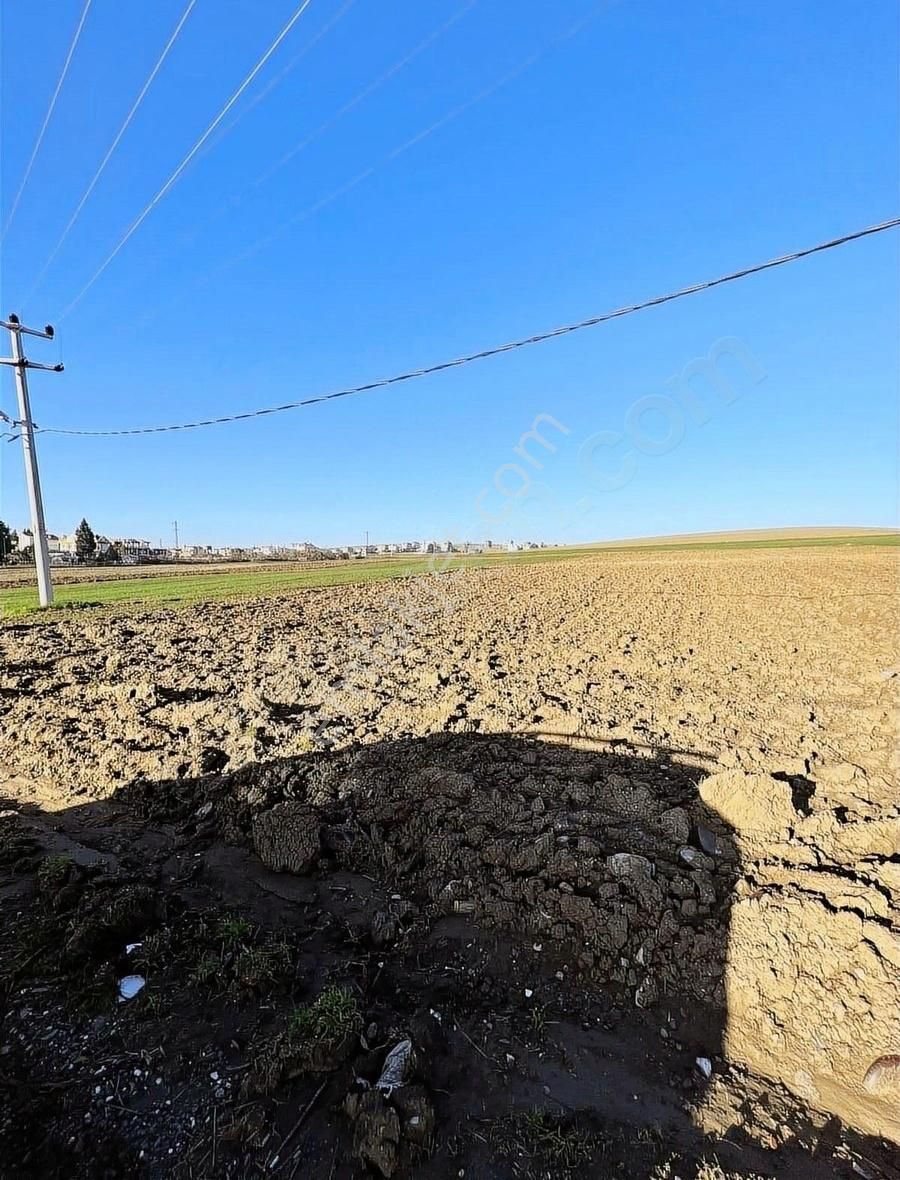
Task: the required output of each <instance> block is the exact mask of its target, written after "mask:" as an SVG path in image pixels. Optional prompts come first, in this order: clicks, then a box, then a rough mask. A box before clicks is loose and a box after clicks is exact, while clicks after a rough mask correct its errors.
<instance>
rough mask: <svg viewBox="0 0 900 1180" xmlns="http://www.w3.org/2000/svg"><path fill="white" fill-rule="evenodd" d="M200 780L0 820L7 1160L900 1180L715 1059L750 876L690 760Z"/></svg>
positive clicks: (335, 756)
mask: <svg viewBox="0 0 900 1180" xmlns="http://www.w3.org/2000/svg"><path fill="white" fill-rule="evenodd" d="M205 762H206V765H207V766H208V767H209V770H210V773H209V774H206V775H204V776H202V777H201V778H197V779H180V780H174V781H164V782H148V781H137V782H135V783H132V784H130V785H129V786H127V787H125V788H123V789H121V790H119V791H118V792H117V794H116V795H115V796H114V797H113V798H112V799H110V800H108V801H105V802H94V803H86V804H84V805H83V806H75V807H72V808H70V809H69V810H68V811H66V812H61V813H54V814H50V813H44V812H41V811H39V810H38V809H23V810H21V811H19V810H17V809H16V808H15V807H12V808H11V809H9V810H7V811H5V812H3V814H2V816H0V903H2V906H3V913H4V923H3V929H2V933H0V989H2V990H0V998H2V1000H3V1001H4V1011H5V1015H4V1017H3V1022H2V1025H0V1175H5V1176H13V1175H15V1176H31V1175H35V1176H37V1175H40V1176H42V1177H48V1176H66V1177H82V1176H83V1177H91V1178H94V1177H103V1176H108V1177H114V1176H124V1175H129V1176H132V1175H133V1176H140V1175H147V1176H154V1177H156V1176H159V1177H163V1176H166V1177H168V1176H192V1177H200V1176H233V1177H244V1176H248V1177H249V1176H260V1175H268V1176H274V1177H285V1178H287V1177H294V1176H303V1177H323V1178H326V1180H329V1178H332V1177H333V1178H334V1180H348V1178H349V1177H352V1176H364V1175H367V1174H370V1175H375V1176H378V1175H382V1176H397V1177H406V1176H410V1177H412V1176H414V1177H421V1178H423V1180H442V1178H445V1177H446V1178H448V1180H449V1178H450V1177H459V1176H465V1177H466V1180H475V1178H479V1180H487V1178H488V1177H491V1178H495V1177H497V1178H505V1177H510V1178H512V1177H535V1178H537V1177H554V1178H556V1177H565V1176H573V1177H575V1176H582V1177H591V1178H595V1177H629V1178H644V1180H650V1178H651V1177H652V1178H653V1180H675V1178H676V1177H680V1178H681V1180H692V1178H700V1177H703V1178H704V1180H714V1178H715V1177H723V1176H727V1177H731V1176H734V1177H738V1176H740V1177H746V1176H750V1175H752V1174H759V1175H766V1176H785V1177H787V1176H790V1177H791V1178H792V1180H794V1178H796V1180H802V1178H804V1177H810V1178H812V1177H826V1176H827V1177H833V1176H845V1175H846V1176H848V1177H850V1176H852V1175H861V1174H862V1175H865V1174H866V1171H865V1169H869V1172H868V1174H869V1175H871V1176H872V1177H878V1176H894V1175H896V1173H895V1172H893V1171H891V1169H890V1167H889V1164H888V1162H887V1160H888V1157H887V1155H886V1154H885V1152H884V1149H883V1145H879V1144H876V1143H872V1142H866V1143H864V1142H862V1141H861V1140H859V1139H856V1138H854V1136H853V1135H852V1134H850V1133H849V1132H847V1131H845V1130H844V1129H842V1128H841V1127H840V1126H839V1125H838V1124H837V1123H836V1121H834V1120H832V1121H831V1122H828V1121H827V1120H826V1119H825V1118H824V1117H818V1116H815V1115H811V1114H809V1112H805V1111H803V1110H802V1109H800V1108H799V1107H798V1106H797V1105H796V1104H795V1103H793V1102H792V1101H791V1100H790V1098H789V1097H788V1096H787V1095H786V1094H785V1093H784V1092H782V1091H780V1090H779V1089H778V1087H776V1086H773V1085H771V1084H763V1083H761V1082H759V1081H757V1080H754V1079H753V1078H750V1077H747V1076H746V1075H745V1074H743V1073H741V1072H740V1071H739V1070H736V1069H734V1068H730V1067H729V1066H728V1065H727V1063H726V1062H724V1061H723V1060H722V1057H721V1055H720V1050H721V1041H722V1032H723V1027H724V1021H725V1017H726V1013H725V1011H724V992H723V987H722V972H723V966H724V959H725V954H726V949H727V937H728V913H729V907H730V904H731V900H732V897H733V887H734V883H735V881H736V880H737V878H738V877H739V875H740V871H741V868H740V864H739V863H738V859H737V856H736V854H735V851H734V847H733V844H732V842H731V840H730V837H729V832H728V831H727V829H726V828H725V826H724V825H723V824H722V822H721V821H720V820H719V818H718V817H717V816H716V815H713V814H710V813H709V812H708V811H706V810H705V809H704V807H703V805H702V803H701V802H700V800H699V797H698V792H697V780H698V778H699V777H700V776H701V772H700V771H697V770H694V769H692V768H689V767H686V766H684V765H681V764H679V763H677V762H674V761H671V760H670V759H669V758H668V757H666V756H662V755H657V756H650V755H646V754H645V753H643V752H642V753H641V754H640V755H637V754H635V753H632V752H630V751H626V750H624V749H619V750H617V751H616V752H615V753H612V754H610V753H606V754H598V753H594V752H586V751H581V750H576V749H572V748H570V747H567V746H564V745H559V744H552V743H549V742H546V741H540V740H534V739H527V738H520V737H514V736H490V737H488V736H478V735H446V734H443V735H436V736H434V737H430V738H425V739H409V740H400V741H394V742H388V743H380V744H374V745H369V746H362V747H356V748H352V749H349V750H344V751H341V752H334V753H316V754H309V755H306V756H302V757H297V758H293V759H286V760H281V761H277V762H266V763H259V764H255V765H251V766H247V767H244V768H242V769H241V770H239V771H237V772H235V773H233V774H227V773H224V770H225V763H227V759H226V758H225V756H224V755H223V754H222V753H221V752H219V751H217V750H209V751H207V754H206V756H205ZM134 944H136V945H134ZM129 947H130V949H126V948H129ZM126 975H130V976H138V977H140V979H141V980H143V981H144V985H143V986H142V988H141V990H140V991H139V992H138V994H137V995H136V996H135V998H133V999H131V1000H129V1001H128V1002H127V1003H117V1002H116V1000H117V990H118V987H119V981H120V980H121V979H122V978H123V977H124V976H126ZM406 1041H409V1042H410V1048H411V1052H410V1053H409V1056H408V1058H407V1059H406V1060H405V1064H404V1065H403V1070H402V1072H403V1081H404V1084H403V1085H402V1086H400V1087H399V1088H394V1089H393V1090H388V1089H386V1088H382V1089H379V1087H378V1084H377V1083H378V1081H379V1078H380V1076H381V1073H382V1070H383V1068H384V1065H385V1059H386V1056H387V1054H388V1053H389V1052H390V1051H391V1050H392V1049H393V1048H395V1047H396V1046H397V1045H400V1044H402V1043H403V1042H406ZM405 1053H406V1050H405V1049H403V1050H401V1052H400V1054H399V1056H401V1057H404V1056H405ZM698 1059H700V1060H699V1062H698ZM854 1160H855V1161H856V1165H857V1168H859V1167H862V1168H863V1169H864V1170H863V1172H860V1171H858V1170H857V1171H854V1167H853V1161H854ZM714 1161H717V1162H714ZM861 1161H862V1162H861ZM718 1166H721V1171H717V1170H716V1167H718Z"/></svg>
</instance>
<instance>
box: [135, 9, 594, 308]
mask: <svg viewBox="0 0 900 1180" xmlns="http://www.w3.org/2000/svg"><path fill="white" fill-rule="evenodd" d="M610 2H611V0H601V3H600V4H598V5H597V7H596V8H595V9H593V10H592V11H591V12H589V13H588V15H587V16H585V17H582V18H581V19H580V20H578V21H576V22H575V23H574V24H573V25H570V26H569V27H568V28H567V29H565V30H563V32H562V33H560V34H558V35H557V36H556V37H554V38H553V39H552V40H551V41H549V42H547V44H545V45H543V46H542V47H541V48H540V49H538V50H536V51H535V52H534V53H532V54H530V55H529V56H528V57H527V58H526V59H525V60H524V61H521V62H519V64H518V65H516V66H514V67H513V68H512V69H511V70H507V72H506V73H505V74H503V75H501V77H499V78H496V79H495V80H494V81H493V82H491V83H489V84H488V85H487V86H485V87H483V88H482V89H481V90H479V91H478V92H477V93H476V94H473V95H472V96H471V97H470V98H467V99H465V100H464V101H463V102H461V103H458V104H457V105H456V106H455V107H453V108H452V110H450V111H448V112H447V113H446V114H444V115H441V117H440V118H438V119H435V120H434V122H432V123H430V124H429V125H428V126H427V127H424V128H422V130H420V131H417V132H416V133H415V134H414V135H411V136H410V137H409V139H406V140H404V141H403V142H402V143H401V144H398V146H397V147H395V148H392V149H391V150H390V151H389V152H388V153H387V154H386V155H384V156H382V157H381V158H380V159H378V160H376V161H375V163H374V164H370V165H368V167H366V168H364V169H363V170H362V171H361V172H357V173H356V174H355V175H354V176H352V177H351V178H350V179H349V180H345V181H344V182H343V184H340V185H339V186H338V187H337V188H335V189H332V190H331V192H329V193H326V195H325V196H324V197H320V198H319V200H317V201H315V202H314V203H313V204H312V205H308V206H307V207H306V208H305V209H301V210H300V211H299V212H298V213H294V214H292V215H291V216H290V217H289V218H288V219H287V220H286V221H283V222H281V223H280V224H279V225H277V226H275V228H274V229H272V230H270V231H269V232H268V233H267V234H265V235H264V236H263V237H261V238H258V239H257V240H256V241H255V242H253V243H251V244H250V245H249V246H246V247H245V248H244V249H243V250H241V251H240V253H238V254H234V255H232V256H231V257H230V258H227V259H226V260H225V261H224V262H221V263H219V264H218V265H217V266H215V267H214V268H213V269H212V270H210V271H207V272H206V274H204V275H201V276H199V278H197V279H196V280H195V281H194V282H192V283H190V284H189V285H188V288H187V291H186V292H185V291H181V292H179V293H178V294H176V295H175V296H174V297H173V298H171V299H168V300H166V301H165V302H164V304H163V306H164V307H168V306H172V305H177V304H178V303H181V302H183V301H184V300H185V299H186V298H188V297H189V295H190V292H191V291H192V290H193V289H194V288H197V287H202V286H203V285H205V284H206V283H209V282H211V281H212V280H213V279H216V278H218V277H219V276H220V275H222V274H224V273H226V272H227V271H229V270H230V269H231V268H232V267H233V266H237V265H238V264H239V263H241V262H245V261H246V260H247V259H249V258H252V257H254V256H255V255H256V254H258V253H259V251H260V250H263V249H265V247H266V246H268V245H270V244H271V243H272V242H274V241H275V240H276V239H277V238H279V237H280V236H281V235H282V234H283V233H284V232H285V231H286V230H288V229H291V228H292V227H293V226H295V225H299V224H300V223H302V222H304V221H307V220H308V219H309V218H310V217H314V216H315V215H316V214H317V213H319V212H321V210H322V209H324V208H326V207H327V206H328V205H330V204H332V202H334V201H336V200H338V199H339V198H340V197H342V196H344V195H345V194H346V193H348V192H351V191H352V190H353V189H355V188H356V187H357V186H358V185H360V184H362V183H363V182H364V181H366V180H368V179H369V177H370V176H374V175H375V174H376V173H377V172H378V171H379V170H380V169H381V168H384V167H385V166H386V165H388V164H390V163H392V162H393V161H394V160H396V159H397V158H398V157H399V156H402V155H403V154H404V153H405V152H408V151H409V150H410V149H411V148H413V147H415V146H416V145H417V144H419V143H421V142H422V141H423V140H425V139H427V138H428V137H429V136H431V135H434V133H435V132H436V131H439V130H440V129H441V128H442V127H445V126H446V125H447V124H448V123H451V122H453V120H454V119H458V118H459V117H460V115H463V114H465V112H466V111H468V110H470V109H471V108H472V107H474V106H475V105H476V104H477V103H480V102H483V101H484V100H485V99H486V98H490V97H491V95H493V94H495V93H496V92H497V91H499V90H501V89H502V88H503V87H504V86H507V85H509V83H510V82H513V81H514V80H515V79H516V78H518V77H519V76H520V75H521V74H524V73H525V72H526V71H527V70H529V69H531V68H532V66H534V65H536V64H537V63H538V62H539V61H541V60H542V59H543V58H544V57H546V56H547V55H548V54H549V53H552V52H553V51H554V50H555V49H558V48H559V46H560V45H562V44H564V43H565V42H566V41H568V40H570V39H571V38H572V37H574V36H575V35H576V34H577V33H579V32H581V30H582V29H584V28H585V27H586V26H587V25H589V24H590V23H591V22H592V21H593V20H595V19H596V18H597V17H598V16H599V15H600V13H601V11H602V10H603V9H604V8H606V7H607V5H608V4H609V3H610ZM465 11H466V10H463V12H460V13H458V14H457V17H458V16H462V15H464V12H465ZM452 19H457V18H452ZM448 23H452V20H451V22H448ZM447 27H448V25H447V24H445V25H444V26H442V28H441V29H440V30H439V32H443V31H444V30H445V29H446V28H447ZM424 47H425V44H424V43H423V44H421V45H419V46H418V48H417V49H416V50H413V54H412V55H413V56H414V55H415V53H417V52H418V50H419V49H423V48H424ZM407 60H408V59H407ZM398 67H399V63H398V66H394V67H392V69H391V70H390V71H389V73H392V72H395V70H396V69H397V68H398ZM382 80H383V79H382ZM323 129H324V128H320V129H319V130H320V131H321V130H323ZM315 134H316V135H317V134H318V132H316V133H315ZM253 187H255V186H251V189H252V188H253ZM246 191H250V190H246ZM159 314H160V308H159V306H157V307H156V308H154V309H153V310H152V311H150V312H145V313H144V314H143V315H142V316H141V317H140V320H139V323H141V324H142V325H146V324H147V323H148V322H151V321H152V320H153V319H154V318H155V317H156V316H157V315H159Z"/></svg>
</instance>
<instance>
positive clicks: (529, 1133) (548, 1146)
mask: <svg viewBox="0 0 900 1180" xmlns="http://www.w3.org/2000/svg"><path fill="white" fill-rule="evenodd" d="M504 1123H505V1127H503V1128H501V1137H502V1138H503V1139H505V1141H506V1144H507V1147H508V1148H509V1147H512V1148H514V1149H515V1151H516V1152H518V1153H519V1154H520V1155H524V1156H526V1157H527V1158H529V1159H536V1158H540V1159H542V1160H546V1161H547V1162H548V1163H551V1164H553V1165H554V1166H555V1167H556V1168H557V1169H560V1168H563V1169H569V1168H577V1167H578V1166H579V1165H580V1164H583V1163H585V1162H586V1161H587V1160H589V1159H590V1158H591V1143H590V1139H589V1137H588V1136H587V1135H586V1134H585V1133H584V1132H583V1131H581V1130H579V1128H578V1127H577V1126H576V1125H575V1124H574V1123H573V1122H571V1121H570V1120H567V1119H561V1118H558V1117H557V1116H555V1115H552V1114H549V1113H548V1112H547V1111H544V1110H537V1109H535V1110H529V1111H526V1112H525V1113H523V1114H519V1115H513V1116H512V1118H510V1119H508V1120H504Z"/></svg>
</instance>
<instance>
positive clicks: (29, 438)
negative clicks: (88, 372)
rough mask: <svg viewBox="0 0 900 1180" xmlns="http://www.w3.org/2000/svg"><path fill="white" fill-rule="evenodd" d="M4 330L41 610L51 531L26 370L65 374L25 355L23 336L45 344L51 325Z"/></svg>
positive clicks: (1, 323) (12, 325) (49, 590)
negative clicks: (8, 345) (13, 384)
mask: <svg viewBox="0 0 900 1180" xmlns="http://www.w3.org/2000/svg"><path fill="white" fill-rule="evenodd" d="M0 327H3V328H6V329H7V330H8V332H9V339H10V343H11V345H12V357H0V364H3V365H12V367H13V368H14V369H15V371H16V394H17V396H18V399H19V420H18V421H17V422H15V423H13V425H15V426H18V428H19V430H20V431H21V432H22V453H23V454H24V456H25V482H26V483H27V485H28V503H29V506H30V507H31V532H32V538H33V541H34V564H35V566H36V567H37V582H38V598H39V600H40V604H41V606H49V605H50V603H51V602H52V601H53V583H52V582H51V581H50V551H49V549H48V547H47V527H46V525H45V524H44V502H43V500H42V498H41V478H40V474H39V472H38V461H37V450H36V448H35V445H34V423H33V422H32V421H31V404H30V402H29V400H28V379H27V377H26V376H25V371H26V369H46V370H48V371H49V372H51V373H61V372H62V371H63V366H62V365H39V364H38V363H37V361H30V360H28V359H27V358H26V357H25V354H24V353H23V351H22V337H23V336H39V337H40V338H41V339H42V340H52V339H53V328H52V326H51V325H50V324H47V326H46V328H44V330H43V331H39V330H38V329H37V328H26V327H25V326H24V324H21V323H19V317H18V316H17V315H12V314H11V315H10V317H9V319H8V320H0Z"/></svg>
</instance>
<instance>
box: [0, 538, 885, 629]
mask: <svg viewBox="0 0 900 1180" xmlns="http://www.w3.org/2000/svg"><path fill="white" fill-rule="evenodd" d="M873 545H874V546H895V547H896V546H900V534H897V533H888V534H882V535H879V534H866V535H857V536H845V537H840V536H836V537H808V538H799V539H788V538H772V539H769V540H746V541H741V540H734V541H726V540H722V541H685V542H674V543H671V544H665V543H658V544H650V545H640V544H629V545H615V544H610V545H603V546H596V545H595V546H590V547H581V548H571V549H534V550H523V551H522V552H521V553H508V554H504V555H503V556H502V557H498V556H488V555H475V556H471V557H464V556H460V555H457V554H445V555H440V556H438V557H436V558H428V557H418V558H411V559H410V560H408V561H406V560H397V559H394V560H389V561H378V560H372V559H369V560H365V561H348V562H345V563H342V564H340V565H330V566H327V567H324V568H320V567H316V566H311V567H310V568H309V569H302V570H298V569H290V570H285V571H284V572H283V573H282V572H280V571H278V570H244V571H241V570H236V571H235V572H234V573H231V572H229V573H208V574H204V573H192V574H185V575H184V576H182V575H177V574H176V575H167V576H165V577H159V578H153V577H140V578H120V579H110V580H106V581H96V582H74V583H68V584H62V585H59V586H57V587H56V589H55V605H54V607H53V608H51V610H53V611H54V612H55V611H56V610H65V609H66V608H73V607H74V608H77V607H105V606H110V607H113V606H126V605H134V606H148V607H152V606H177V605H186V604H189V603H196V602H220V601H222V600H225V599H236V598H247V597H253V596H256V595H264V594H286V593H290V592H291V591H295V590H306V589H315V588H320V587H325V586H342V585H347V584H349V583H356V582H378V581H384V580H386V579H389V578H404V577H411V576H416V575H418V576H422V575H426V574H428V573H430V572H432V571H437V572H442V571H451V570H456V569H473V568H479V567H484V566H492V567H499V566H509V565H531V564H534V563H537V562H547V561H564V560H571V559H575V558H583V557H594V558H602V557H603V556H604V554H608V553H615V554H624V553H634V554H640V553H648V552H650V553H657V552H663V551H669V550H673V551H684V550H713V549H715V550H731V549H735V550H741V549H787V548H798V547H800V548H806V547H810V546H813V547H817V548H821V547H823V546H831V547H834V548H846V547H852V548H862V547H863V546H873ZM39 609H40V608H39V607H38V600H37V590H36V589H35V588H34V587H30V586H28V587H16V588H14V589H10V590H2V591H0V618H3V619H15V618H21V617H23V616H25V615H29V614H32V613H34V612H37V611H38V610H39Z"/></svg>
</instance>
